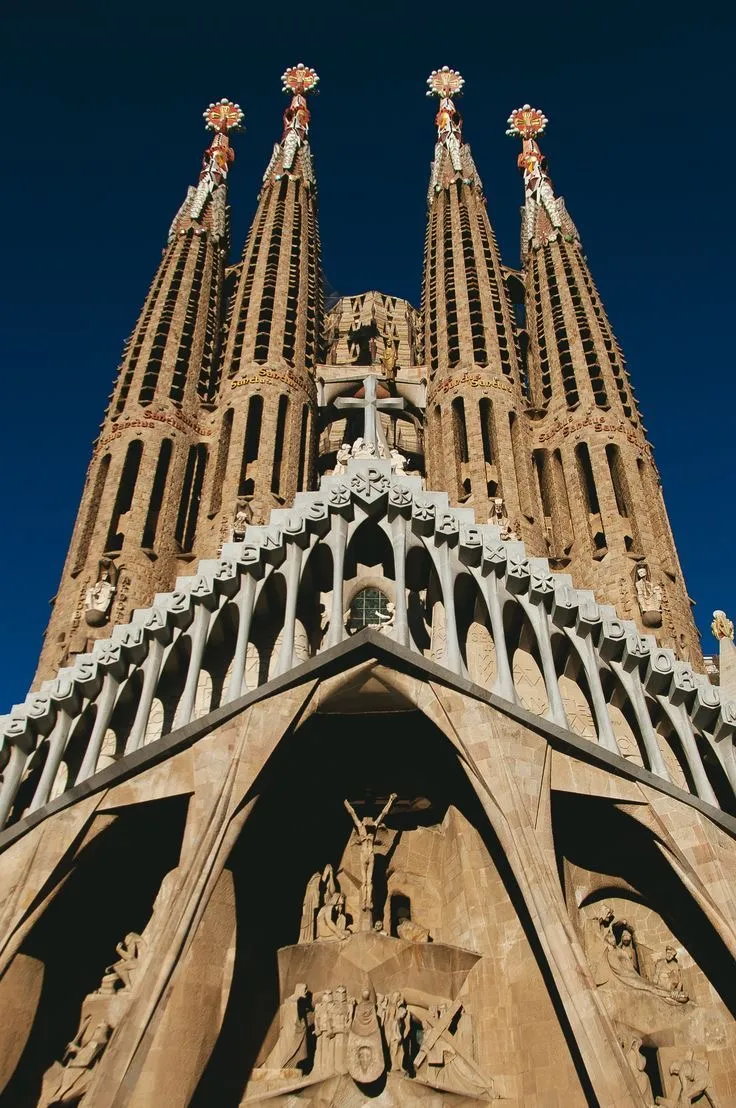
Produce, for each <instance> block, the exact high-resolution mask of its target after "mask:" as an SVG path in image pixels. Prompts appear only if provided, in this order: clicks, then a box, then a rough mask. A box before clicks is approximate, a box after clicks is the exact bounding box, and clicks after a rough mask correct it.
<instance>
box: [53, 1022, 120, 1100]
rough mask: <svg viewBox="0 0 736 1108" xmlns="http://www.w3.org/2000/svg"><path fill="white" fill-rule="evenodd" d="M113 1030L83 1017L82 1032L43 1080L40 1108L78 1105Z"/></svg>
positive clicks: (107, 1025)
mask: <svg viewBox="0 0 736 1108" xmlns="http://www.w3.org/2000/svg"><path fill="white" fill-rule="evenodd" d="M111 1034H112V1028H111V1027H110V1025H109V1023H106V1022H105V1021H104V1020H95V1019H94V1018H93V1017H92V1015H91V1014H88V1015H83V1016H82V1020H81V1022H80V1025H79V1030H78V1031H77V1033H76V1035H75V1036H74V1038H73V1039H72V1041H71V1042H70V1043H68V1044H67V1048H66V1051H65V1054H64V1059H63V1061H62V1062H61V1063H58V1062H56V1063H55V1064H54V1065H53V1066H52V1067H51V1068H50V1069H49V1071H48V1073H47V1074H46V1076H45V1077H44V1081H43V1087H42V1090H41V1097H40V1099H39V1102H38V1104H39V1108H47V1106H48V1105H53V1104H68V1103H72V1104H78V1103H79V1101H80V1100H81V1098H82V1097H83V1096H84V1094H85V1092H86V1091H87V1089H88V1088H89V1086H90V1084H91V1082H92V1077H93V1075H94V1070H95V1066H96V1064H97V1062H98V1061H99V1059H100V1057H101V1056H102V1054H103V1052H104V1050H105V1047H106V1046H107V1044H108V1042H109V1040H110V1035H111Z"/></svg>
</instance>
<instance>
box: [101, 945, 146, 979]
mask: <svg viewBox="0 0 736 1108" xmlns="http://www.w3.org/2000/svg"><path fill="white" fill-rule="evenodd" d="M115 951H116V953H117V954H118V955H119V956H120V957H119V961H117V962H113V964H112V965H111V966H108V967H107V971H106V972H107V973H114V974H115V975H116V976H117V977H118V978H119V980H120V981H121V982H122V986H123V989H130V988H131V986H132V984H133V975H134V974H135V972H136V970H137V969H138V967H139V965H140V959H141V957H142V955H143V953H144V951H145V942H144V940H143V939H142V938H141V936H140V935H139V934H138V933H137V932H135V931H129V932H128V934H127V935H126V936H125V938H124V939H123V941H122V942H121V943H118V945H117V946H116V947H115Z"/></svg>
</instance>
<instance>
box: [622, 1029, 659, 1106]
mask: <svg viewBox="0 0 736 1108" xmlns="http://www.w3.org/2000/svg"><path fill="white" fill-rule="evenodd" d="M619 1042H620V1044H621V1049H622V1050H623V1052H624V1055H625V1057H626V1061H627V1062H628V1063H629V1066H630V1067H631V1071H632V1073H633V1074H634V1080H635V1081H636V1087H637V1089H638V1090H639V1092H640V1093H641V1095H642V1097H643V1098H644V1103H645V1104H647V1105H649V1104H651V1103H652V1083H651V1081H650V1080H649V1077H648V1075H647V1072H646V1065H647V1060H646V1058H645V1057H644V1055H643V1054H642V1052H641V1039H640V1038H639V1037H638V1036H637V1035H631V1036H625V1037H624V1038H621V1037H619Z"/></svg>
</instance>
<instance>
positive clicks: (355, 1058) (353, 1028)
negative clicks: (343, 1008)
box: [347, 989, 385, 1085]
mask: <svg viewBox="0 0 736 1108" xmlns="http://www.w3.org/2000/svg"><path fill="white" fill-rule="evenodd" d="M347 1054H348V1073H349V1074H350V1076H351V1077H352V1079H353V1081H357V1082H358V1083H359V1084H363V1085H366V1084H369V1083H370V1082H371V1081H377V1080H378V1078H379V1077H380V1076H381V1074H382V1073H383V1071H384V1069H385V1062H384V1058H383V1041H382V1039H381V1029H380V1027H379V1024H378V1015H377V1013H376V1005H375V1004H374V1002H373V1001H372V1000H371V994H370V990H369V989H363V991H362V993H361V998H360V1000H359V1001H358V1003H357V1004H356V1005H355V1012H354V1014H353V1021H352V1023H351V1025H350V1033H349V1035H348V1044H347Z"/></svg>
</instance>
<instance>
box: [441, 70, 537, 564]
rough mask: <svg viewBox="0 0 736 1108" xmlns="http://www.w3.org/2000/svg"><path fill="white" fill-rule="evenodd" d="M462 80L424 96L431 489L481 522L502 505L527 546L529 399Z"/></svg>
mask: <svg viewBox="0 0 736 1108" xmlns="http://www.w3.org/2000/svg"><path fill="white" fill-rule="evenodd" d="M464 83H465V82H464V80H463V77H462V76H461V74H460V73H458V72H457V70H455V69H450V68H449V66H443V68H442V69H436V70H434V71H433V72H432V73H431V74H430V76H429V78H428V79H427V84H428V86H429V91H428V93H427V95H428V96H436V97H437V98H438V99H439V109H438V112H437V116H436V119H435V123H436V126H437V143H436V146H435V155H434V161H433V163H432V170H431V175H430V187H429V197H428V201H429V212H428V218H427V237H426V244H425V257H424V277H423V285H422V312H423V319H424V347H425V359H426V361H427V364H428V366H429V372H430V383H429V388H428V396H427V421H428V428H427V430H428V434H427V437H426V438H427V444H426V445H427V449H426V458H427V474H428V478H429V482H430V485H431V486H432V487H434V488H440V489H445V490H446V491H447V492H448V493H449V495H450V497H451V498H453V499H454V500H455V501H457V502H462V503H468V504H472V505H473V507H474V508H475V509H476V511H477V513H478V515H479V516H480V517H481V518H487V517H488V515H489V513H490V512H495V511H496V510H497V507H498V506H497V505H496V501H497V500H498V499H499V498H503V499H504V501H505V511H506V513H507V514H508V516H509V517H510V518H511V519H512V520H513V521H514V523H515V524H516V526H517V528H518V529H519V530H520V531H521V532H522V533H523V536H524V538H526V539H527V540H528V541H529V542H530V544H531V547H532V549H534V547H535V546H536V545H537V544H540V545H541V542H542V539H541V530H540V529H539V523H538V511H537V510H536V508H535V505H534V502H533V497H532V490H531V468H530V464H529V450H528V444H527V443H526V432H525V431H524V429H523V426H522V422H521V420H520V419H519V418H518V417H519V414H520V412H521V411H522V410H523V408H524V407H525V406H526V402H525V398H524V395H523V390H522V384H521V372H520V364H519V352H518V348H517V337H516V327H515V322H514V317H513V312H512V308H511V303H510V299H509V295H508V289H507V286H506V281H505V273H504V269H503V266H502V264H501V258H500V255H499V251H498V246H497V243H496V238H495V235H494V233H493V228H492V227H491V224H490V221H489V219H488V213H487V211H486V205H485V198H484V196H483V185H482V182H481V180H480V177H479V175H478V172H477V170H476V168H475V164H474V162H473V158H472V155H471V152H470V147H469V146H468V144H467V143H466V142H465V141H464V139H463V133H462V120H461V118H460V114H459V112H458V110H457V107H456V105H455V99H456V98H457V97H458V96H459V95H460V93H461V91H462V88H463V85H464ZM468 371H472V372H468ZM515 457H516V461H515ZM448 467H449V468H448Z"/></svg>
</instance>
